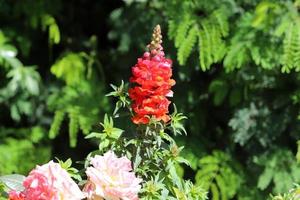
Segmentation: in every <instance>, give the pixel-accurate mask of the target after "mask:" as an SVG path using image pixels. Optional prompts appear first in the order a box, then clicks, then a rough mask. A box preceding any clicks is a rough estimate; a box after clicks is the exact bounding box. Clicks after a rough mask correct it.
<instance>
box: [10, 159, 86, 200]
mask: <svg viewBox="0 0 300 200" xmlns="http://www.w3.org/2000/svg"><path fill="white" fill-rule="evenodd" d="M23 186H24V188H25V189H24V191H22V192H16V191H11V192H10V193H9V199H10V200H64V199H68V200H80V199H83V198H85V196H84V194H83V193H82V192H81V190H80V189H79V187H78V186H77V185H76V183H75V182H74V181H73V180H72V179H71V177H70V176H69V174H68V172H67V171H66V170H65V169H63V168H62V167H61V166H60V165H59V164H58V163H54V162H53V161H50V162H49V163H47V164H45V165H42V166H37V167H36V168H35V169H34V170H32V171H31V172H30V173H29V175H28V176H27V177H26V179H25V180H24V182H23Z"/></svg>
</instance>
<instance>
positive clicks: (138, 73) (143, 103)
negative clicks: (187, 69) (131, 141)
mask: <svg viewBox="0 0 300 200" xmlns="http://www.w3.org/2000/svg"><path fill="white" fill-rule="evenodd" d="M161 43H162V36H161V30H160V26H159V25H157V26H156V27H155V29H154V32H153V35H152V41H151V43H150V44H149V45H148V46H147V47H148V48H149V52H145V53H144V55H143V57H141V58H138V62H137V64H136V65H134V66H133V67H132V77H131V78H130V82H131V83H134V84H135V86H134V87H132V88H130V89H129V91H128V92H129V97H130V98H131V100H132V102H133V103H132V106H131V107H132V109H133V111H134V116H133V118H132V121H133V122H134V123H135V124H147V123H149V121H150V118H153V117H154V118H155V119H156V120H157V121H163V122H168V121H169V120H170V116H169V115H168V112H169V110H168V108H169V105H170V103H171V102H170V101H169V100H168V99H167V97H172V96H173V92H172V91H171V87H172V86H173V85H175V81H174V80H173V79H171V76H172V69H171V67H172V60H170V59H167V58H165V54H164V51H163V48H162V46H161Z"/></svg>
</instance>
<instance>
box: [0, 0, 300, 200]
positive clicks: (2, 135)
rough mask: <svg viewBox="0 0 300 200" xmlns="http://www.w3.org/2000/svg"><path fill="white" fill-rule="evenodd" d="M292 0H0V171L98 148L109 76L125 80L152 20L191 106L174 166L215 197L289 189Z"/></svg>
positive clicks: (294, 94) (297, 85) (182, 101)
mask: <svg viewBox="0 0 300 200" xmlns="http://www.w3.org/2000/svg"><path fill="white" fill-rule="evenodd" d="M299 10H300V1H299V0H295V1H292V0H266V1H261V0H210V1H207V0H148V1H147V0H124V1H117V0H97V1H96V0H93V1H92V0H70V1H63V0H22V1H21V0H0V113H1V114H0V175H3V174H10V173H22V174H26V173H28V172H29V171H30V169H31V168H33V167H34V166H35V165H36V164H41V163H44V162H47V161H48V160H50V159H54V158H55V157H58V158H60V159H63V160H65V159H67V158H68V157H71V158H72V159H73V160H74V161H80V160H83V159H84V158H85V156H86V155H87V154H88V152H89V151H91V150H93V149H96V148H97V145H96V142H93V141H90V140H86V139H84V137H85V135H86V134H88V133H90V132H91V131H93V130H97V129H99V122H100V121H101V120H102V119H103V116H104V114H105V113H112V111H113V109H114V103H115V102H114V101H113V100H112V99H108V98H107V97H105V94H107V93H108V92H110V90H111V88H110V86H109V84H111V83H113V84H115V85H119V84H120V83H121V80H124V81H125V82H127V81H128V80H129V77H130V73H131V67H132V66H133V65H134V64H135V63H136V60H137V58H138V57H139V56H141V55H142V54H143V52H144V51H145V50H146V45H147V44H148V43H149V41H150V38H151V32H152V29H153V27H154V26H155V25H156V24H160V25H161V27H162V31H163V37H164V40H163V46H164V49H165V52H166V55H167V57H169V58H171V59H172V60H173V72H174V75H173V77H174V79H175V80H176V86H175V87H174V97H173V98H172V102H174V103H176V105H177V108H178V110H179V111H180V112H183V113H184V114H185V115H186V116H187V117H188V120H186V123H185V127H186V129H187V132H188V136H187V137H184V136H182V137H176V140H177V141H178V143H179V144H180V145H183V146H185V149H184V150H183V152H182V155H183V156H184V157H185V158H186V159H188V160H189V161H190V163H191V166H190V167H188V166H178V170H179V171H181V174H182V177H183V178H186V179H190V180H192V181H194V182H195V183H196V184H201V185H203V186H204V187H205V188H206V189H207V190H209V198H210V199H214V200H218V199H222V200H226V199H239V200H248V199H249V200H250V199H256V200H260V199H266V198H267V197H268V194H269V193H279V192H286V191H288V190H289V189H290V188H291V187H292V186H293V183H299V182H300V168H299V166H298V163H297V157H298V158H299V159H300V154H299V155H298V156H297V140H298V139H299V131H300V123H299V119H300V116H299V110H300V75H299V71H300V14H299ZM116 122H117V125H118V127H120V128H122V129H125V130H128V131H134V128H133V127H131V125H130V122H129V119H128V121H126V120H125V121H124V120H118V119H116ZM78 167H82V166H81V165H80V164H78Z"/></svg>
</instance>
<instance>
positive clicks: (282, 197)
mask: <svg viewBox="0 0 300 200" xmlns="http://www.w3.org/2000/svg"><path fill="white" fill-rule="evenodd" d="M299 194H300V190H299V185H295V187H294V188H293V189H291V190H289V191H288V192H286V193H284V194H278V195H275V196H273V195H272V196H271V198H270V199H271V200H297V199H299Z"/></svg>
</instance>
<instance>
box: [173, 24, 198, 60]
mask: <svg viewBox="0 0 300 200" xmlns="http://www.w3.org/2000/svg"><path fill="white" fill-rule="evenodd" d="M197 33H198V27H197V26H196V25H195V26H193V27H192V28H191V29H190V30H189V32H188V34H187V37H186V38H185V39H184V40H183V42H182V44H181V45H180V47H179V49H178V53H177V57H178V61H179V64H180V65H183V64H184V63H185V62H186V60H187V58H188V57H189V56H190V54H191V52H192V49H193V47H194V45H195V43H196V41H197Z"/></svg>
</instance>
